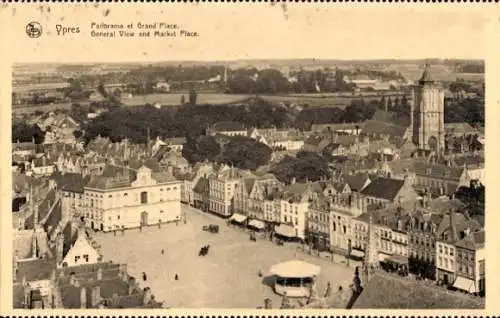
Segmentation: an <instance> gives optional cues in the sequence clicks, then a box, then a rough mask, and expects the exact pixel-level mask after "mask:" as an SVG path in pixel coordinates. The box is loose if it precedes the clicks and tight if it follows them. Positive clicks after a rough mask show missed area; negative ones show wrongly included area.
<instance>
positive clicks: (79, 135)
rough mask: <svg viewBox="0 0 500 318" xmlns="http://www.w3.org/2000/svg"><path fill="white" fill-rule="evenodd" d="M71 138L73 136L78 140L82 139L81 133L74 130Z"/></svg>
mask: <svg viewBox="0 0 500 318" xmlns="http://www.w3.org/2000/svg"><path fill="white" fill-rule="evenodd" d="M73 136H75V138H76V139H80V138H82V137H83V132H82V131H81V130H75V131H73Z"/></svg>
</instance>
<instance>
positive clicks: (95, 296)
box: [92, 286, 101, 308]
mask: <svg viewBox="0 0 500 318" xmlns="http://www.w3.org/2000/svg"><path fill="white" fill-rule="evenodd" d="M100 301H101V286H94V287H92V308H96V307H97V305H98V304H99V302H100Z"/></svg>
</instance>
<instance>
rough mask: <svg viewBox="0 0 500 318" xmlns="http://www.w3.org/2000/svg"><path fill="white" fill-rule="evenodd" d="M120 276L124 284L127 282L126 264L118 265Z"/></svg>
mask: <svg viewBox="0 0 500 318" xmlns="http://www.w3.org/2000/svg"><path fill="white" fill-rule="evenodd" d="M120 276H121V278H122V280H123V281H124V282H126V281H127V280H128V274H127V264H120Z"/></svg>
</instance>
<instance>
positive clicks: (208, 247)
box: [198, 245, 210, 256]
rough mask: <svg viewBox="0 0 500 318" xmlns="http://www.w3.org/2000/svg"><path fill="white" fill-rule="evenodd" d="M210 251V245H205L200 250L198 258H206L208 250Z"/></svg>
mask: <svg viewBox="0 0 500 318" xmlns="http://www.w3.org/2000/svg"><path fill="white" fill-rule="evenodd" d="M209 249H210V245H205V246H203V247H202V248H201V249H200V252H199V253H198V256H205V255H207V254H208V250H209Z"/></svg>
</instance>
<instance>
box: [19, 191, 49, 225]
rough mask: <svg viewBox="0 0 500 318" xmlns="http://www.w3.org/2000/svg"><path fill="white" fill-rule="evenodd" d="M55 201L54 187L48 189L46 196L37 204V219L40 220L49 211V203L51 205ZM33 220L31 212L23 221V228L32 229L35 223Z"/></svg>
mask: <svg viewBox="0 0 500 318" xmlns="http://www.w3.org/2000/svg"><path fill="white" fill-rule="evenodd" d="M55 201H56V191H55V190H54V189H50V191H49V192H48V193H47V195H46V197H45V198H44V200H43V201H42V202H41V203H40V204H39V205H38V221H39V222H40V221H42V220H43V219H44V218H45V217H46V216H47V215H48V213H49V209H50V206H49V204H50V205H53V204H54V203H55ZM33 222H34V216H33V214H31V215H30V216H28V217H27V218H26V220H25V221H24V228H25V229H33V228H34V226H35V224H34V223H33Z"/></svg>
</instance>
